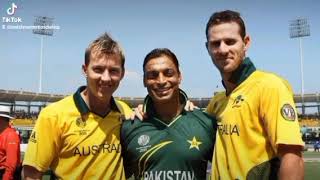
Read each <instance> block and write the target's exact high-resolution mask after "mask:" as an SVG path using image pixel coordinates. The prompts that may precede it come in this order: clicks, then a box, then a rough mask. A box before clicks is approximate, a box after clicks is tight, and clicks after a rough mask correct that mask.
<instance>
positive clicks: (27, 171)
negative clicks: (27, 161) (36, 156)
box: [21, 165, 43, 180]
mask: <svg viewBox="0 0 320 180" xmlns="http://www.w3.org/2000/svg"><path fill="white" fill-rule="evenodd" d="M42 174H43V173H42V172H41V171H38V170H37V169H36V168H34V167H32V166H28V165H24V166H23V169H22V175H21V176H22V178H23V179H25V180H33V179H41V178H42Z"/></svg>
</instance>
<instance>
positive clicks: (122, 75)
mask: <svg viewBox="0 0 320 180" xmlns="http://www.w3.org/2000/svg"><path fill="white" fill-rule="evenodd" d="M125 73H126V69H125V68H123V69H122V72H121V80H122V79H123V77H124V74H125Z"/></svg>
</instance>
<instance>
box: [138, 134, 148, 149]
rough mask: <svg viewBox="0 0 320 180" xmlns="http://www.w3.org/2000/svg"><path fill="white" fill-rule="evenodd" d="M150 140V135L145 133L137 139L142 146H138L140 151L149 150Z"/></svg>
mask: <svg viewBox="0 0 320 180" xmlns="http://www.w3.org/2000/svg"><path fill="white" fill-rule="evenodd" d="M149 142H150V136H148V135H145V134H143V135H141V136H140V137H139V138H138V141H137V143H138V144H139V146H140V147H137V148H136V150H138V151H139V152H140V153H141V152H145V151H147V150H148V149H149V148H150V147H151V145H150V144H149ZM148 144H149V145H148Z"/></svg>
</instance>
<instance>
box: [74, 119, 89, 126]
mask: <svg viewBox="0 0 320 180" xmlns="http://www.w3.org/2000/svg"><path fill="white" fill-rule="evenodd" d="M76 125H77V126H78V127H80V128H84V127H85V126H86V125H87V123H86V121H84V120H83V119H82V117H78V118H77V119H76Z"/></svg>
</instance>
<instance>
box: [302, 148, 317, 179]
mask: <svg viewBox="0 0 320 180" xmlns="http://www.w3.org/2000/svg"><path fill="white" fill-rule="evenodd" d="M303 157H304V158H319V160H318V161H310V162H305V163H304V165H305V166H304V168H305V171H304V177H305V180H314V179H320V152H304V153H303Z"/></svg>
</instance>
